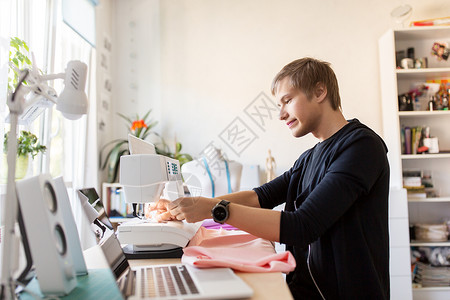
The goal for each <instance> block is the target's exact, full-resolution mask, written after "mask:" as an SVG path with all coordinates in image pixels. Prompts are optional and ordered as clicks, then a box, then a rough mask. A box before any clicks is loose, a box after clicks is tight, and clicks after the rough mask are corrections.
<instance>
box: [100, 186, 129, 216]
mask: <svg viewBox="0 0 450 300" xmlns="http://www.w3.org/2000/svg"><path fill="white" fill-rule="evenodd" d="M106 193H107V194H106V197H105V200H106V201H105V202H104V205H105V209H106V212H107V214H108V216H110V217H126V216H128V215H130V214H132V213H133V207H132V205H131V204H129V203H127V202H125V195H124V193H123V190H122V188H121V187H110V188H108V189H107V191H106Z"/></svg>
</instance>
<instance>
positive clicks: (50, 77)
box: [40, 73, 66, 81]
mask: <svg viewBox="0 0 450 300" xmlns="http://www.w3.org/2000/svg"><path fill="white" fill-rule="evenodd" d="M65 76H66V73H58V74H48V75H41V76H40V79H41V80H42V81H44V80H45V81H48V80H55V79H64V78H65Z"/></svg>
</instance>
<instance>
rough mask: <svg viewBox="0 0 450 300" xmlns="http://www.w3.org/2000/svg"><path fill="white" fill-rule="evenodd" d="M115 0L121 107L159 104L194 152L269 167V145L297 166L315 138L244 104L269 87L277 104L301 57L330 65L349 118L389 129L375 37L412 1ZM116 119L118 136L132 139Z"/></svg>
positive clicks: (429, 7) (448, 8)
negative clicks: (239, 136) (276, 90)
mask: <svg viewBox="0 0 450 300" xmlns="http://www.w3.org/2000/svg"><path fill="white" fill-rule="evenodd" d="M114 1H115V4H116V5H115V15H114V16H115V18H114V27H113V28H114V30H113V32H114V37H113V41H114V47H115V50H116V51H115V56H114V63H115V65H116V76H115V77H114V79H115V85H114V89H115V92H114V98H113V100H114V103H115V107H114V109H115V110H116V111H121V112H123V113H126V114H134V113H137V112H139V113H141V114H142V113H143V112H144V111H146V110H148V109H149V108H153V109H154V113H153V114H152V115H153V117H154V118H155V119H158V120H159V122H160V124H159V125H158V127H157V131H158V132H160V133H162V134H163V135H164V136H165V137H166V139H167V140H169V141H170V140H173V138H174V137H175V136H176V138H177V139H178V141H180V142H181V143H182V144H183V147H184V150H185V151H186V152H188V153H190V154H192V155H194V156H195V155H198V154H199V153H200V152H201V151H202V150H203V149H204V148H205V147H206V146H207V145H208V144H209V143H210V142H213V143H214V144H215V145H216V146H219V147H221V148H222V149H223V150H224V152H225V153H226V154H227V155H228V157H230V158H231V159H235V160H238V161H240V162H242V163H248V164H259V165H260V166H261V167H262V168H264V166H265V159H266V157H267V150H268V149H271V150H272V154H273V156H274V157H275V159H276V161H277V174H280V173H282V172H283V171H284V170H286V169H287V168H289V167H290V166H291V165H292V163H293V162H294V161H295V159H297V158H298V156H299V155H300V154H301V153H302V152H303V151H304V150H306V149H307V148H309V147H311V146H312V145H314V144H315V142H316V140H315V139H314V138H313V137H312V136H308V137H304V138H300V139H294V138H293V137H292V136H291V134H290V132H289V130H288V129H287V128H286V126H285V125H284V124H283V122H281V121H278V120H277V115H274V116H273V117H274V119H272V120H268V119H266V120H265V121H266V123H265V124H264V126H263V127H262V128H260V127H258V126H257V125H256V123H254V122H253V121H252V120H251V118H250V117H249V116H248V115H247V114H246V113H245V112H244V110H245V109H246V107H247V106H248V105H250V104H251V103H252V101H253V100H255V99H256V98H257V97H258V96H260V95H261V94H260V93H261V92H262V93H264V94H265V95H267V96H269V97H270V99H271V100H272V101H274V99H273V97H272V96H271V94H270V83H271V80H272V78H273V77H274V75H275V74H276V73H277V72H278V71H279V70H280V69H281V68H282V67H283V66H284V65H285V64H287V63H289V62H290V61H292V60H294V59H297V58H300V57H303V56H313V57H316V58H319V59H322V60H326V61H329V62H331V63H332V67H333V68H334V70H335V72H336V74H337V76H338V81H339V85H340V90H341V98H342V105H343V110H344V115H345V116H346V117H347V118H358V119H359V120H360V121H362V122H363V123H365V124H367V125H368V126H370V127H371V128H373V129H374V130H375V131H377V132H378V133H379V134H382V132H381V128H382V125H381V107H380V102H381V101H380V91H379V72H378V50H377V43H378V38H379V37H380V36H381V35H382V34H383V33H384V32H385V31H386V30H387V29H388V28H390V27H392V26H393V22H392V21H391V18H390V12H391V11H392V9H394V8H395V7H397V6H398V5H400V4H404V1H395V0H394V1H392V0H379V1H369V0H364V1H353V0H340V1H337V0H323V1H295V0H291V1H288V0H284V1H268V0H265V1H261V0H228V1H225V0H163V1H158V0H147V1H145V0H131V1H124V0H114ZM407 3H409V4H410V5H411V6H412V7H413V14H412V18H411V19H412V20H421V19H427V18H436V17H444V16H448V15H450V2H449V1H448V0H434V1H432V2H430V1H421V0H410V1H407ZM133 84H134V87H132V86H131V85H133ZM258 99H260V98H258ZM258 101H260V100H258ZM236 117H239V118H240V120H241V121H242V122H244V123H245V124H247V126H248V128H249V129H251V130H252V131H253V132H254V134H256V135H257V138H256V139H255V140H254V141H252V142H251V143H250V144H249V146H248V147H247V148H246V149H244V150H243V149H242V147H241V148H239V147H238V146H236V144H235V145H234V146H233V145H232V147H233V148H234V149H235V150H236V149H237V150H238V152H239V151H241V150H242V152H241V153H240V155H239V156H238V155H236V154H235V153H234V152H233V151H232V149H231V148H230V147H229V146H227V144H226V143H225V142H224V141H222V140H221V139H220V137H219V136H220V135H221V134H222V137H224V135H223V134H224V133H226V132H224V130H226V129H227V128H230V127H229V125H230V124H231V122H233V121H234V120H235V119H236ZM115 120H117V121H116V122H115V124H114V125H115V127H114V133H113V134H114V135H115V136H117V137H124V136H125V134H126V129H125V128H124V123H123V122H122V120H121V119H118V118H116V119H115ZM241 125H242V124H241ZM240 128H242V127H240ZM247 137H249V136H246V137H245V138H247ZM245 138H244V139H243V140H245ZM243 140H242V141H243ZM228 143H229V144H230V141H229V140H228Z"/></svg>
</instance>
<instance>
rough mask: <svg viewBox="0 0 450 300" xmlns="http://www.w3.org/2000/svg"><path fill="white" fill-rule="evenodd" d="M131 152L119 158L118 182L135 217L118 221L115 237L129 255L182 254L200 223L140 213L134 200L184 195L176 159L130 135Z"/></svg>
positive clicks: (172, 197) (174, 197)
mask: <svg viewBox="0 0 450 300" xmlns="http://www.w3.org/2000/svg"><path fill="white" fill-rule="evenodd" d="M128 139H129V147H130V153H131V154H130V155H124V156H122V157H121V158H120V184H121V185H122V186H123V191H124V194H125V201H126V202H127V203H132V204H133V208H134V212H133V215H135V216H136V217H135V218H133V219H132V220H131V221H127V222H124V223H122V224H121V225H119V227H118V229H117V230H118V238H119V241H120V243H121V244H127V246H126V247H125V248H124V251H125V254H126V255H127V257H129V258H162V257H164V258H166V257H181V255H182V248H183V247H185V246H186V245H187V244H188V243H189V240H190V239H191V238H192V237H193V236H194V234H195V233H196V232H197V230H198V229H199V228H200V226H201V222H199V223H187V222H185V221H169V222H166V223H158V222H157V221H155V220H153V219H151V218H146V217H145V214H144V216H139V215H138V213H137V212H136V207H137V205H136V204H144V203H151V202H156V201H158V200H159V199H160V198H161V197H162V198H164V199H167V200H175V199H177V198H179V197H183V196H184V190H183V181H182V178H181V173H180V164H179V162H178V160H176V159H172V158H170V157H166V156H163V155H158V154H156V152H155V151H154V146H153V145H152V144H151V143H148V142H146V141H143V140H141V139H138V138H136V137H134V136H132V135H129V137H128Z"/></svg>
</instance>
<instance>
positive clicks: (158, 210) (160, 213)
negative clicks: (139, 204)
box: [146, 199, 176, 222]
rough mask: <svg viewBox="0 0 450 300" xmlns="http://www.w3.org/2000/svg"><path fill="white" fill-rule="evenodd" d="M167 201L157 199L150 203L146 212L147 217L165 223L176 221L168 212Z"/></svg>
mask: <svg viewBox="0 0 450 300" xmlns="http://www.w3.org/2000/svg"><path fill="white" fill-rule="evenodd" d="M169 203H170V201H169V200H166V199H159V200H158V201H157V202H152V203H150V208H149V211H148V216H147V214H146V217H149V216H153V218H154V219H155V220H156V221H158V222H167V221H172V220H176V219H175V217H174V216H172V215H171V214H170V211H169Z"/></svg>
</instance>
